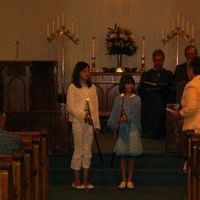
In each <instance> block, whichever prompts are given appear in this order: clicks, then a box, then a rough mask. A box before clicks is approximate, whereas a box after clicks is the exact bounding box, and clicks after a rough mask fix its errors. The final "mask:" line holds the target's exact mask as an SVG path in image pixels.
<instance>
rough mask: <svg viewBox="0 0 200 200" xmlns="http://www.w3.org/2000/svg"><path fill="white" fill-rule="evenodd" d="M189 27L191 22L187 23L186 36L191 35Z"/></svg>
mask: <svg viewBox="0 0 200 200" xmlns="http://www.w3.org/2000/svg"><path fill="white" fill-rule="evenodd" d="M189 26H190V24H189V21H187V29H186V34H187V35H189Z"/></svg>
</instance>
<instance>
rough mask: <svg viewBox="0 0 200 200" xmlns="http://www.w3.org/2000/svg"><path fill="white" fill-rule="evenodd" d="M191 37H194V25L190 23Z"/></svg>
mask: <svg viewBox="0 0 200 200" xmlns="http://www.w3.org/2000/svg"><path fill="white" fill-rule="evenodd" d="M191 38H192V39H194V25H193V24H192V31H191Z"/></svg>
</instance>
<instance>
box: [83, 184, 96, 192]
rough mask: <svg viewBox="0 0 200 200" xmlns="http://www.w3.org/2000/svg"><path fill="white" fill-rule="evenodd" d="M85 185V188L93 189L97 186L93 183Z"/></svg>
mask: <svg viewBox="0 0 200 200" xmlns="http://www.w3.org/2000/svg"><path fill="white" fill-rule="evenodd" d="M84 186H85V188H87V189H89V190H92V189H94V188H95V186H94V185H92V184H91V183H88V184H87V185H84Z"/></svg>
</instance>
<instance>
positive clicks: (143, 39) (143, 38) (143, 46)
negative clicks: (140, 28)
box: [142, 37, 145, 58]
mask: <svg viewBox="0 0 200 200" xmlns="http://www.w3.org/2000/svg"><path fill="white" fill-rule="evenodd" d="M144 48H145V37H142V58H144V57H145V55H144Z"/></svg>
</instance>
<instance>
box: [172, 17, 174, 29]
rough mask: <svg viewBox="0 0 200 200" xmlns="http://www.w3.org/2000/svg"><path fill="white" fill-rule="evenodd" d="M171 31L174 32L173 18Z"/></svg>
mask: <svg viewBox="0 0 200 200" xmlns="http://www.w3.org/2000/svg"><path fill="white" fill-rule="evenodd" d="M172 31H174V18H172Z"/></svg>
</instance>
